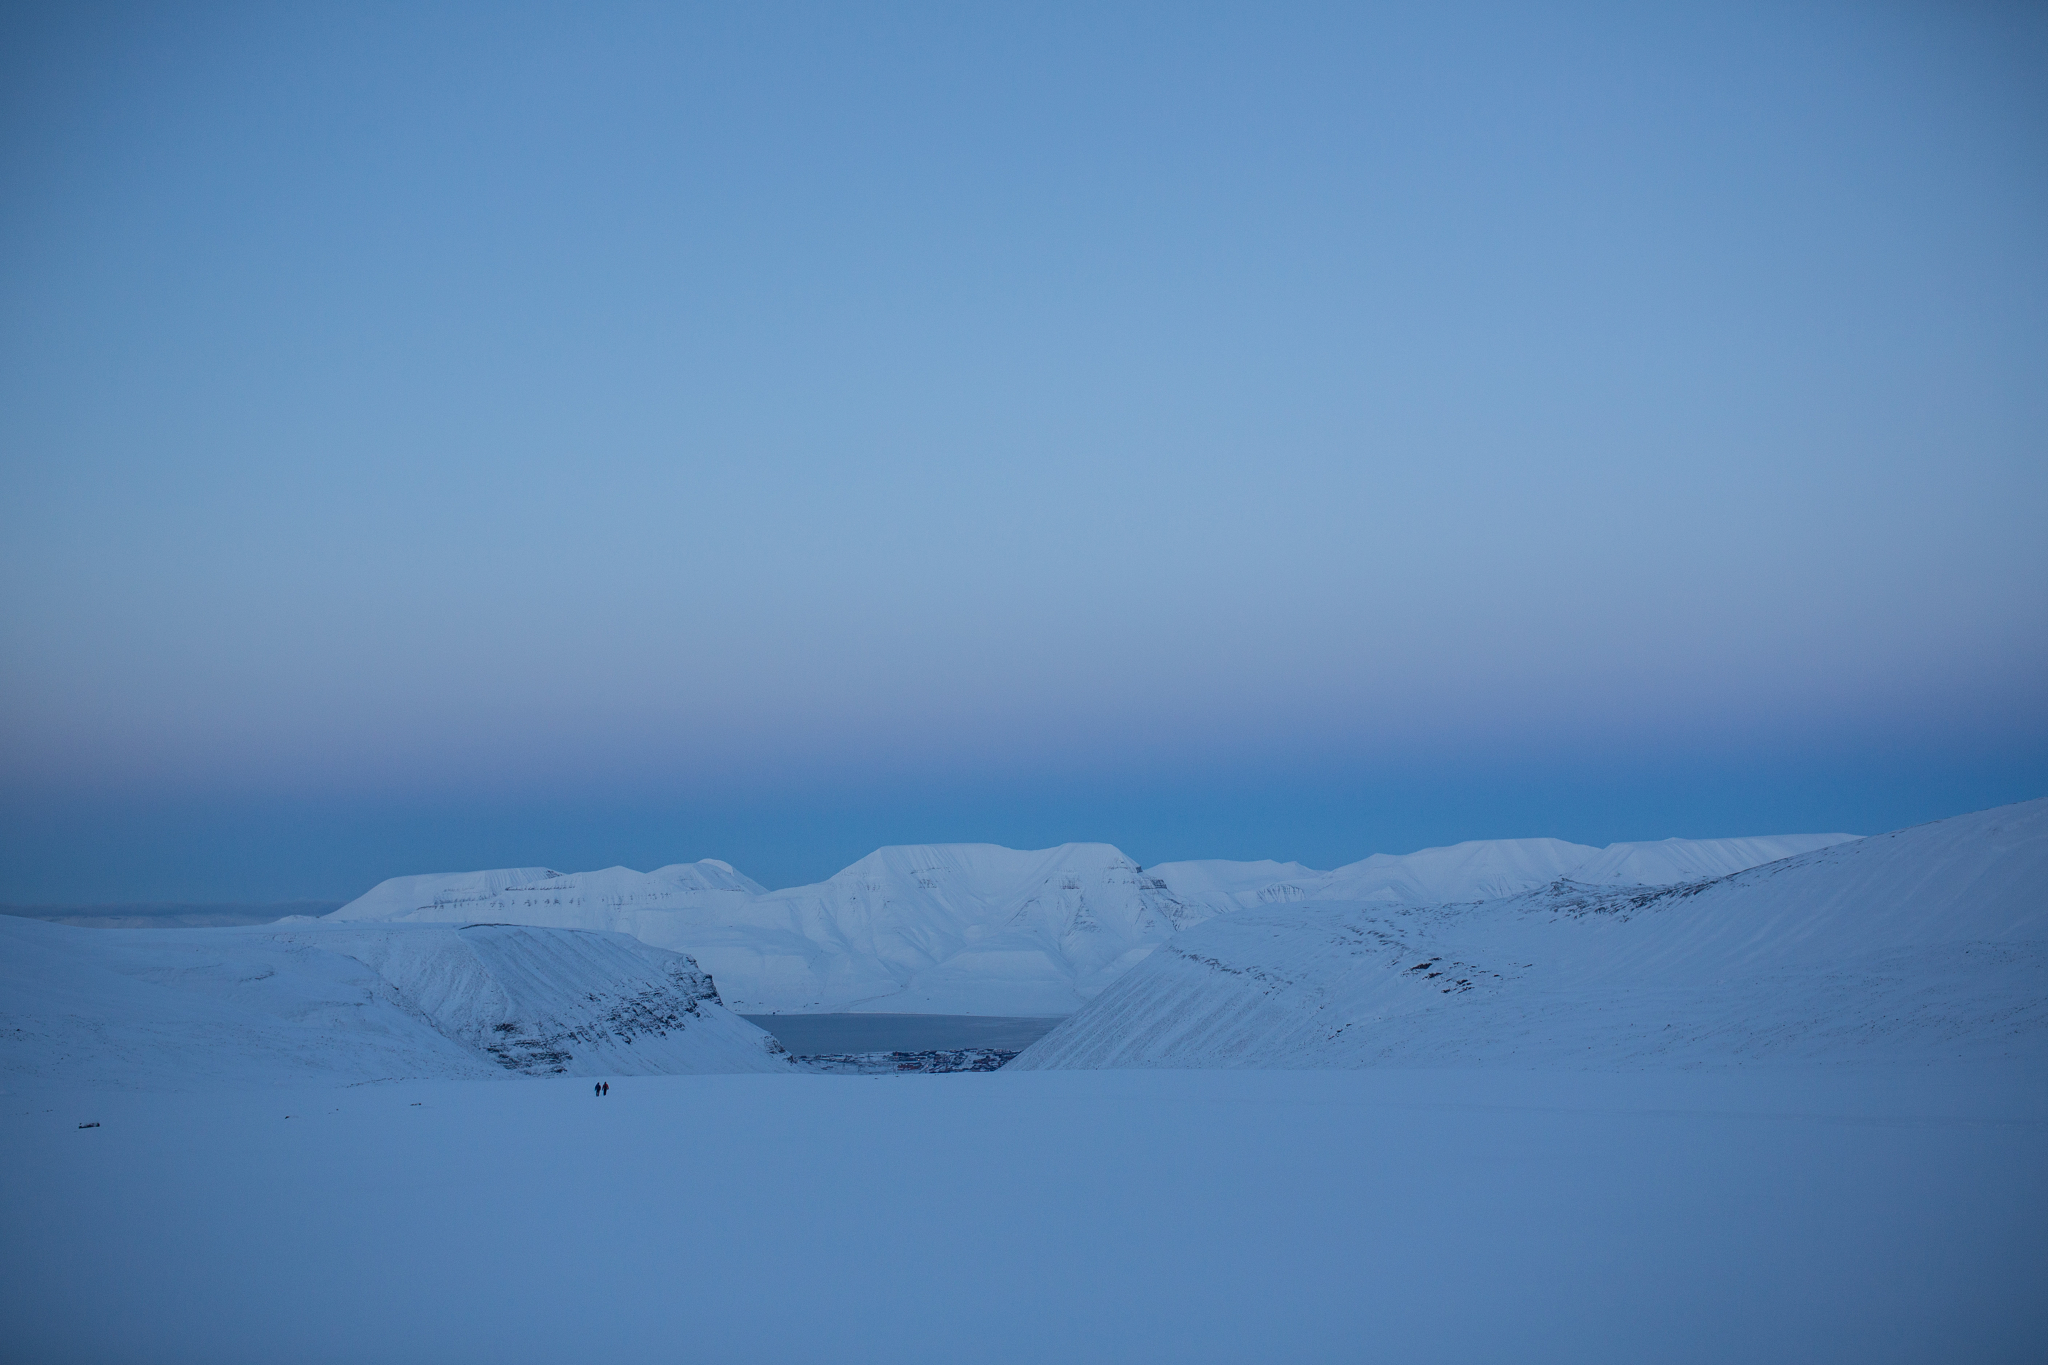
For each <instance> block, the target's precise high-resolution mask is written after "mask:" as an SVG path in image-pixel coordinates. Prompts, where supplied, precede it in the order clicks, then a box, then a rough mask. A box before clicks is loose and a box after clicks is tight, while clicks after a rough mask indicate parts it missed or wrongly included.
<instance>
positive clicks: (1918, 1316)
mask: <svg viewBox="0 0 2048 1365" xmlns="http://www.w3.org/2000/svg"><path fill="white" fill-rule="evenodd" d="M2039 1080H2040V1077H2039V1075H2038V1073H2030V1072H2026V1071H2023V1070H2015V1069H2013V1068H2010V1067H2005V1068H2001V1067H1998V1066H1979V1067H1974V1068H1950V1069H1940V1068H1930V1067H1921V1068H1912V1067H1889V1068H1870V1069H1854V1068H1840V1067H1837V1068H1831V1069H1818V1068H1749V1069H1746V1070H1743V1071H1739V1072H1736V1071H1700V1072H1689V1073H1663V1074H1639V1075H1633V1076H1617V1075H1595V1074H1586V1073H1580V1074H1544V1073H1534V1072H1513V1071H1506V1070H1491V1071H1470V1070H1467V1071H1457V1072H1427V1071H1396V1070H1377V1071H1370V1072H1355V1071H1354V1072H1199V1071H1152V1072H1065V1073H1011V1072H998V1073H995V1074H992V1075H960V1076H935V1077H932V1076H920V1077H915V1078H906V1079H897V1078H879V1079H861V1078H838V1077H807V1076H776V1077H770V1076H663V1077H644V1078H634V1079H620V1080H615V1081H614V1083H613V1091H612V1094H611V1096H610V1097H609V1098H606V1099H603V1100H598V1099H593V1098H592V1097H591V1094H590V1084H589V1082H588V1081H587V1080H581V1079H570V1078H560V1079H538V1080H527V1081H520V1082H517V1083H513V1084H505V1083H487V1082H457V1081H441V1082H423V1083H406V1084H396V1085H378V1086H365V1087H356V1088H352V1089H340V1088H323V1089H317V1090H297V1091H292V1090H276V1091H267V1092H254V1091H224V1092H215V1093H210V1094H189V1093H187V1094H164V1093H154V1094H151V1093H140V1092H135V1091H106V1090H99V1091H82V1090H68V1089H59V1088H52V1087H47V1086H44V1087H41V1088H36V1089H31V1090H28V1091H26V1092H24V1091H23V1090H22V1089H20V1088H18V1087H14V1086H10V1089H11V1090H12V1091H13V1093H9V1094H5V1095H0V1161H4V1163H5V1169H7V1170H8V1171H10V1172H12V1173H13V1178H11V1179H9V1180H8V1181H7V1182H6V1183H5V1185H4V1187H0V1339H4V1340H5V1341H6V1342H7V1343H8V1347H9V1349H8V1352H7V1354H8V1357H9V1358H10V1359H13V1360H21V1361H25V1362H57V1361H84V1360H91V1361H96V1362H115V1363H116V1365H118V1363H120V1362H131V1361H133V1362H141V1361H150V1362H163V1363H164V1365H174V1363H177V1362H187V1361H190V1362H208V1363H209V1365H236V1363H237V1362H266V1363H267V1362H274V1361H278V1360H293V1361H302V1362H343V1361H348V1362H356V1361H362V1360H372V1359H374V1360H380V1361H397V1362H409V1361H422V1362H425V1361H432V1362H435V1365H462V1363H463V1362H505V1363H506V1365H519V1363H520V1362H536V1363H538V1362H548V1363H549V1365H557V1363H559V1362H564V1361H576V1360H624V1359H660V1360H719V1361H727V1362H760V1363H761V1365H768V1363H769V1362H774V1363H775V1365H786V1363H787V1362H795V1361H834V1362H878V1363H879V1362H889V1363H890V1365H919V1363H920V1362H933V1363H934V1365H937V1363H938V1362H944V1365H958V1363H959V1362H966V1361H972V1362H982V1363H984V1365H1006V1363H1007V1362H1032V1363H1033V1365H1037V1363H1038V1362H1045V1361H1059V1362H1063V1365H1089V1363H1091V1362H1112V1361H1114V1362H1127V1361H1176V1362H1181V1361H1186V1362H1210V1361H1216V1362H1222V1361H1231V1362H1243V1361H1261V1362H1268V1361H1270V1362H1293V1361H1304V1362H1305V1361H1356V1360H1381V1359H1383V1360H1389V1361H1400V1362H1467V1361H1469V1362H1488V1365H1493V1363H1495V1362H1500V1361H1516V1362H1542V1361H1560V1362H1567V1361H1568V1362H1589V1361H1614V1362H1630V1365H1634V1362H1641V1361H1649V1360H1655V1361H1660V1362H1702V1363H1703V1365H1704V1363H1706V1362H1712V1363H1713V1365H1722V1363H1723V1362H1727V1361H1733V1360H1741V1361H1745V1362H1778V1361H1783V1362H1794V1361H1797V1362H1806V1361H1814V1360H1843V1361H1857V1362H1877V1363H1881V1362H1893V1361H1896V1362H1920V1361H1928V1360H1969V1361H1973V1362H2000V1361H2014V1362H2019V1361H2027V1362H2031V1361H2037V1360H2039V1359H2042V1358H2043V1357H2044V1355H2048V1305H2044V1300H2043V1298H2042V1296H2041V1293H2040V1288H2041V1286H2042V1285H2043V1284H2044V1283H2048V1216H2044V1215H2048V1159H2044V1158H2048V1092H2044V1090H2043V1088H2042V1086H2041V1085H2040V1084H2039ZM286 1115H290V1117H289V1118H287V1117H286ZM89 1120H96V1121H99V1122H100V1123H101V1124H102V1126H101V1127H99V1128H97V1129H90V1130H81V1129H79V1128H78V1127H77V1126H76V1125H77V1124H78V1123H80V1122H84V1121H89Z"/></svg>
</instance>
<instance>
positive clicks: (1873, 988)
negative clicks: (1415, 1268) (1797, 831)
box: [1012, 801, 2048, 1069]
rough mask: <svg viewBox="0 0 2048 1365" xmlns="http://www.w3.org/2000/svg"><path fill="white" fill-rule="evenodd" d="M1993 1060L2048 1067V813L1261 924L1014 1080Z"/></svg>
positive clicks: (1121, 1000)
mask: <svg viewBox="0 0 2048 1365" xmlns="http://www.w3.org/2000/svg"><path fill="white" fill-rule="evenodd" d="M1637 848H1649V849H1651V850H1657V849H1659V848H1660V846H1659V845H1638V846H1637ZM1445 851H1446V852H1453V851H1455V850H1445ZM1610 852H1612V850H1610ZM1537 856H1538V851H1536V850H1532V851H1531V858H1530V861H1529V864H1528V865H1534V863H1535V861H1536V857H1537ZM1633 856H1634V855H1633V854H1630V855H1624V859H1623V860H1626V859H1629V858H1632V857H1633ZM1658 863H1659V865H1660V866H1661V867H1665V868H1668V867H1671V866H1673V865H1677V860H1674V859H1672V858H1671V857H1670V856H1669V855H1668V854H1667V855H1665V856H1663V857H1661V858H1659V859H1658ZM1987 1057H2024V1058H2027V1059H2031V1060H2034V1061H2042V1060H2048V801H2033V802H2028V803H2026V804H2023V805H2018V806H2006V807H2002V808H2000V809H1997V810H1991V811H1983V812H1979V813H1977V814H1975V815H1966V816H1961V817H1958V818H1957V819H1954V820H1945V821H1942V822H1940V823H1938V824H1932V825H1922V826H1919V827H1917V828H1914V829H1906V830H1900V831H1897V832H1895V833H1892V834H1885V835H1879V836H1876V837H1874V838H1869V839H1861V840H1857V841H1854V842H1851V843H1843V844H1839V845H1834V846H1830V847H1826V848H1822V849H1818V850H1816V851H1813V852H1809V853H1804V854H1801V855H1799V856H1797V857H1793V858H1787V859H1783V860H1781V861H1778V862H1773V863H1770V864H1767V865H1765V866H1762V867H1757V868H1753V869H1751V870H1748V871H1744V872H1739V873H1736V874H1734V875H1732V876H1727V877H1722V878H1719V879H1713V880H1702V881H1693V882H1687V883H1683V884H1679V885H1675V886H1667V887H1662V888H1657V887H1643V886H1638V887H1629V888H1620V887H1615V886H1604V887H1602V886H1593V885H1588V884H1586V883H1583V882H1579V881H1575V880H1570V879H1559V880H1557V881H1554V882H1551V883H1550V884H1548V885H1546V886H1543V887H1539V888H1536V889H1534V890H1527V891H1522V892H1520V893H1518V894H1515V895H1511V896H1507V897H1503V898H1499V899H1494V900H1489V901H1486V902H1483V903H1479V904H1470V905H1437V906H1411V905H1388V904H1384V903H1375V902H1373V901H1369V900H1363V899H1355V900H1349V901H1340V900H1334V899H1332V900H1323V901H1308V902H1302V903H1299V904H1285V905H1270V906H1267V907H1265V908H1262V909H1256V910H1254V909H1247V910H1244V911H1241V912H1239V913H1238V914H1235V915H1231V916H1228V917H1225V918H1221V919H1216V920H1212V921H1211V922H1209V923H1207V924H1204V925H1202V926H1200V927H1199V928H1196V929H1193V930H1191V931H1190V932H1188V933H1187V934H1184V935H1181V936H1179V937H1178V938H1176V939H1175V940H1174V941H1173V942H1171V943H1169V944H1167V945H1165V946H1164V948H1163V949H1162V950H1161V951H1160V952H1159V953H1156V954H1154V955H1153V956H1152V957H1151V958H1149V959H1147V960H1146V961H1145V962H1144V963H1143V964H1141V965H1140V966H1139V967H1138V968H1136V969H1135V970H1133V971H1132V972H1130V973H1129V974H1128V975H1126V976H1125V977H1124V978H1123V979H1122V980H1120V981H1118V982H1117V983H1116V984H1115V985H1114V986H1113V987H1111V988H1110V989H1109V990H1108V991H1106V992H1104V994H1103V995H1102V997H1101V998H1100V999H1098V1000H1096V1001H1095V1002H1094V1003H1093V1004H1092V1005H1090V1006H1089V1007H1088V1008H1087V1009H1086V1010H1084V1011H1082V1012H1081V1013H1079V1014H1077V1015H1075V1016H1074V1017H1073V1018H1072V1019H1069V1020H1068V1021H1066V1022H1065V1023H1063V1024H1062V1025H1060V1026H1059V1027H1058V1028H1056V1029H1054V1030H1053V1031H1052V1032H1051V1033H1049V1034H1048V1035H1046V1037H1045V1038H1044V1039H1042V1040H1041V1041H1040V1042H1038V1043H1037V1044H1035V1045H1034V1046H1033V1047H1031V1048H1030V1049H1028V1050H1027V1051H1026V1052H1025V1053H1024V1054H1023V1055H1022V1056H1020V1057H1019V1058H1018V1059H1017V1060H1016V1061H1015V1062H1014V1063H1012V1065H1013V1066H1017V1067H1021V1068H1024V1069H1032V1068H1051V1067H1129V1066H1171V1067H1218V1066H1222V1067H1232V1066H1256V1067H1329V1066H1341V1067H1356V1066H1374V1065H1382V1064H1387V1065H1402V1066H1428V1065H1465V1064H1474V1063H1484V1064H1509V1065H1528V1066H1555V1065H1560V1064H1562V1065H1588V1066H1612V1065H1628V1066H1633V1065H1665V1064H1674V1063H1675V1064H1680V1065H1696V1064H1704V1063H1713V1062H1731V1061H1742V1060H1753V1059H1758V1058H1771V1059H1784V1060H1815V1061H1851V1060H1866V1059H1867V1060H1881V1059H1882V1060H1898V1059H1909V1060H1929V1061H1932V1060H1936V1059H1952V1058H1987Z"/></svg>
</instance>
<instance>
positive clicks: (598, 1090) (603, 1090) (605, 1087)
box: [590, 1081, 612, 1095]
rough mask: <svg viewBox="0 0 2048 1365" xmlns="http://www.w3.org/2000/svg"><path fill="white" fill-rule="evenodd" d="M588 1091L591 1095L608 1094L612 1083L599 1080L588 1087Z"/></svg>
mask: <svg viewBox="0 0 2048 1365" xmlns="http://www.w3.org/2000/svg"><path fill="white" fill-rule="evenodd" d="M590 1093H591V1094H593V1095H609V1094H611V1093H612V1083H611V1082H610V1081H599V1082H598V1083H597V1084H596V1085H593V1086H591V1087H590Z"/></svg>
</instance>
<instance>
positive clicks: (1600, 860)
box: [1152, 834, 1856, 907]
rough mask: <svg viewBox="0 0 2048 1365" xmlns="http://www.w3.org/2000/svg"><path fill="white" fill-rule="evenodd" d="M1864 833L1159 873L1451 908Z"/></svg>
mask: <svg viewBox="0 0 2048 1365" xmlns="http://www.w3.org/2000/svg"><path fill="white" fill-rule="evenodd" d="M1855 837H1856V836H1855V835H1853V834H1780V835H1772V836H1767V837H1763V838H1753V839H1663V840H1659V841H1657V842H1655V843H1640V844H1609V845H1608V846H1607V847H1606V848H1593V847H1590V846H1589V845H1586V844H1572V843H1566V842H1565V841H1564V840H1562V839H1484V840H1474V841H1471V842H1468V843H1462V844H1453V845H1451V846H1450V847H1448V848H1425V849H1422V850H1421V851H1419V852H1416V853H1402V854H1388V853H1375V854H1373V855H1372V856H1371V857H1370V858H1364V859H1361V860H1360V861H1358V862H1355V863H1348V864H1346V865H1345V866H1343V867H1340V868H1338V869H1337V870H1336V871H1334V872H1312V871H1310V870H1309V869H1307V868H1305V867H1302V866H1301V865H1300V864H1299V863H1218V862H1192V863H1161V864H1160V865H1159V866H1157V867H1155V868H1153V869H1152V875H1153V876H1154V877H1157V878H1160V879H1162V880H1164V881H1165V882H1166V883H1167V885H1169V886H1171V887H1173V888H1174V889H1175V890H1176V891H1179V890H1181V888H1183V887H1187V888H1188V889H1190V890H1194V889H1196V888H1200V889H1201V891H1202V892H1203V893H1204V895H1205V896H1206V897H1207V898H1210V899H1213V898H1215V897H1216V896H1223V897H1226V898H1228V899H1229V900H1231V901H1233V902H1235V903H1236V904H1237V905H1239V906H1245V907H1249V906H1254V905H1264V904H1271V903H1274V902H1284V901H1300V900H1359V901H1387V902H1394V903H1398V904H1402V905H1442V904H1445V903H1447V902H1451V901H1476V900H1489V899H1491V898H1493V897H1496V896H1511V895H1513V894H1514V893H1515V892H1517V891H1527V890H1529V889H1530V888H1531V887H1537V886H1542V885H1545V884H1546V883H1549V882H1553V881H1555V880H1557V879H1558V878H1560V877H1569V878H1571V879H1572V880H1574V881H1579V882H1586V883H1588V884H1591V885H1595V886H1669V885H1671V884H1673V883H1675V882H1685V881H1698V880H1700V879H1701V878H1704V877H1723V876H1726V875H1727V874H1729V873H1731V872H1740V871H1742V870H1743V869H1744V868H1749V867H1757V866H1760V865H1761V864H1763V863H1769V862H1776V861H1777V860H1778V859H1780V858H1789V857H1791V856H1792V855H1793V854H1795V853H1806V852H1809V851H1811V850H1813V849H1816V848H1826V847H1827V846H1828V845H1830V844H1839V843H1845V842H1847V841H1848V840H1850V839H1853V838H1855Z"/></svg>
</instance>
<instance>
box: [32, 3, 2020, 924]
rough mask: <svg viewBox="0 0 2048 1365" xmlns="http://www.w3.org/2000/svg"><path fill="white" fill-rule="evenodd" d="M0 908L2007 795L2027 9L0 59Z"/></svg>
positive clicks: (768, 873) (1223, 17)
mask: <svg viewBox="0 0 2048 1365" xmlns="http://www.w3.org/2000/svg"><path fill="white" fill-rule="evenodd" d="M5 22H6V24H7V30H8V31H7V33H6V35H5V38H4V41H0V63H4V70H0V176H4V184H5V193H4V194H0V348H4V350H0V443H4V444H0V461H4V471H5V472H4V477H5V489H6V503H7V505H8V507H9V509H10V516H9V523H10V528H9V534H8V535H7V536H6V537H5V538H4V544H0V574H4V576H5V594H4V601H0V647H4V655H0V815H4V817H5V818H4V820H0V824H4V826H5V828H4V831H0V841H4V842H0V897H5V898H7V899H13V900H100V899H144V898H171V897H187V898H202V899H203V898H220V899H265V898H270V897H274V896H293V895H306V896H335V897H342V896H348V895H352V894H354V893H355V892H357V891H359V890H361V889H363V888H364V887H366V886H367V885H369V884H370V883H372V882H374V881H376V880H378V879H379V878H381V877H384V876H387V875H393V874H397V873H402V872H411V871H424V870H440V869H453V868H460V867H467V866H483V865H499V864H507V863H550V864H553V865H556V866H563V865H569V866H589V865H599V864H606V863H611V862H625V863H628V864H631V865H637V866H650V865H653V864H655V863H659V862H666V861H674V860H678V859H684V858H695V857H704V856H721V857H726V858H728V859H730V860H731V861H733V862H735V863H736V864H737V865H739V866H740V867H742V868H743V870H746V871H748V872H750V873H752V874H753V875H755V876H757V877H759V878H761V879H762V880H764V881H767V882H770V883H771V884H774V883H786V882H792V881H801V880H808V879H810V878H812V877H815V876H821V875H824V874H825V873H829V872H830V871H832V870H834V869H835V868H837V867H838V866H840V865H843V864H844V863H845V862H847V861H850V860H851V859H852V858H854V857H857V856H859V854H861V853H863V852H865V851H867V849H869V848H871V847H873V846H875V845H876V844H880V843H885V842H915V841H925V840H942V839H943V840H953V839H981V840H989V841H994V842H1002V843H1010V844H1016V845H1036V844H1043V843H1047V842H1056V841H1058V840H1061V839H1086V838H1094V839H1106V840H1110V841H1113V842H1118V843H1120V844H1122V845H1123V846H1124V847H1126V849H1127V851H1129V852H1131V853H1132V854H1133V855H1134V856H1136V857H1138V858H1140V860H1141V861H1146V862H1153V861H1162V860H1165V859H1169V858H1180V857H1189V856H1227V857H1265V856H1271V857H1278V858H1300V859H1302V860H1304V861H1307V862H1311V863H1315V864H1319V865H1332V864H1335V863H1338V862H1342V861H1348V860H1350V859H1353V858H1356V857H1360V856H1363V855H1365V854H1367V853H1371V852H1374V851H1402V850H1405V849H1408V848H1413V847H1417V846H1421V845H1423V844H1430V843H1444V842H1452V841H1455V840H1457V839H1461V838H1482V837H1501V836H1512V835H1533V834H1548V835H1556V836H1559V837H1564V838H1572V839H1578V840H1582V841H1587V842H1601V843H1604V842H1607V841H1610V840H1613V839H1625V838H1657V837H1663V836H1666V835H1671V834H1680V835H1691V836H1712V835H1722V834H1745V833H1762V832H1771V831H1781V830H1793V829H1816V830H1817V829H1846V830H1852V831H1858V832H1862V831H1868V830H1873V829H1878V828H1886V827H1891V826H1895V825H1898V824H1903V823H1908V822H1911V821H1916V820H1922V819H1929V818H1935V817H1938V816H1941V815H1946V814H1953V813H1957V812H1959V811H1963V810H1968V809H1973V808H1977V807H1981V806H1985V805H1991V804H1996V803H1999V802H2003V801H2010V800H2016V799H2022V798H2026V797H2032V796H2036V795H2040V794H2042V793H2043V791H2044V790H2048V722H2044V715H2048V710H2044V708H2043V707H2042V705H2041V698H2042V696H2044V695H2048V537H2044V536H2043V535H2042V533H2041V530H2040V528H2041V526H2042V525H2043V524H2044V523H2048V461H2044V458H2043V455H2044V447H2043V438H2044V433H2048V420H2044V419H2048V365H2044V361H2048V79H2044V77H2048V23H2044V21H2043V19H2042V17H2041V15H2040V13H2039V12H2038V11H2034V10H2030V9H2028V8H2025V7H2019V6H2012V7H1998V6H1970V5H1943V6H1934V5H1927V6H1913V5H1892V6H1869V5H1840V6H1834V5H1813V6H1799V7H1787V6H1778V5H1764V6H1742V5H1726V4H1716V5H1711V6H1709V5H1701V6H1682V5H1681V6H1659V7H1654V10H1653V11H1645V10H1644V9H1642V8H1641V7H1626V6H1597V5H1588V6H1563V7H1554V8H1549V9H1545V10H1541V11H1537V10H1535V9H1532V8H1530V7H1524V6H1499V7H1493V6H1456V5H1454V6H1445V7H1428V8H1427V9H1424V8H1423V7H1403V8H1384V9H1381V8H1374V7H1370V6H1356V5H1345V6H1328V7H1321V6H1285V5H1281V6H1273V5H1260V6H1250V5H1242V6H1189V5H1173V6H1080V5H1073V6H1031V7H1026V6H1014V7H996V6H975V7H956V6H936V5H892V6H886V7H883V6H869V7H855V6H806V5H774V6H765V5H726V6H689V7H683V6H635V5H615V6H606V7H601V8H599V7H574V6H567V5H562V6H534V5H489V6H485V5H476V6H447V5H442V6H424V7H408V6H382V7H380V6H363V5H351V6H318V5H305V6H274V7H273V6H239V5H223V6H204V5H201V6H188V7H183V8H177V9H171V8H163V7H154V6H139V7H123V6H111V7H100V8H94V7H90V6H71V5H66V6H25V7H13V8H10V9H9V10H8V11H7V12H6V20H5Z"/></svg>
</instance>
